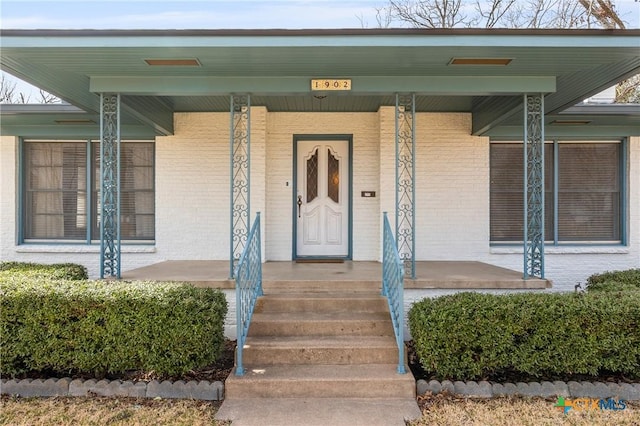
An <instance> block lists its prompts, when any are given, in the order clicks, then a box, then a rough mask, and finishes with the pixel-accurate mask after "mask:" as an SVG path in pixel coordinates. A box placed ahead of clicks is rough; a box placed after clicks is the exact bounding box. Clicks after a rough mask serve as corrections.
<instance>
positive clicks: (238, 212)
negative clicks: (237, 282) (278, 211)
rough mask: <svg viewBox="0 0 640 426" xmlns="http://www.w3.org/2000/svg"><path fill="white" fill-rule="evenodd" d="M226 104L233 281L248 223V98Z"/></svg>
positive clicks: (249, 163)
mask: <svg viewBox="0 0 640 426" xmlns="http://www.w3.org/2000/svg"><path fill="white" fill-rule="evenodd" d="M230 104H231V108H230V114H229V115H230V116H231V124H230V141H229V142H230V157H231V161H230V163H231V179H230V181H231V185H230V186H231V189H230V197H231V200H230V202H231V208H230V211H231V218H230V219H231V230H230V233H229V235H230V242H229V247H230V254H229V260H230V262H229V263H230V265H229V268H230V272H229V274H230V275H229V276H230V277H231V278H235V267H236V264H237V263H238V260H239V259H240V256H241V255H242V252H243V251H244V248H245V246H246V244H247V237H248V236H249V229H250V223H249V221H250V219H251V217H250V214H251V212H250V206H251V205H250V200H251V155H250V154H251V131H250V126H251V96H250V95H232V96H231V97H230Z"/></svg>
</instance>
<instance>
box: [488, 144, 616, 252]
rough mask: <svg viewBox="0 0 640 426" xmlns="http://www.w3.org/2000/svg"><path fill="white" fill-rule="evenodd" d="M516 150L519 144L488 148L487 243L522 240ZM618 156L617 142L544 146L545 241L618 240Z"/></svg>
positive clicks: (519, 161)
mask: <svg viewBox="0 0 640 426" xmlns="http://www.w3.org/2000/svg"><path fill="white" fill-rule="evenodd" d="M522 150H523V145H522V143H500V142H496V143H492V144H491V148H490V168H491V170H490V178H491V183H490V197H491V200H490V203H491V224H490V235H491V241H492V242H518V241H522V240H523V232H524V231H523V223H524V220H523V214H524V210H523V167H524V159H523V151H522ZM556 151H557V152H556ZM556 154H557V155H556ZM621 155H622V144H621V143H620V142H563V141H558V142H554V143H546V144H545V240H547V241H549V242H555V243H559V242H565V243H570V242H582V243H585V242H594V243H599V242H620V241H621V239H622V236H621V230H620V229H621V228H620V223H621V215H622V212H621V202H622V198H621V197H622V194H621V178H622V171H621V167H622V166H621V164H622V162H621ZM554 158H557V164H554ZM554 170H555V171H556V172H557V175H555V174H554Z"/></svg>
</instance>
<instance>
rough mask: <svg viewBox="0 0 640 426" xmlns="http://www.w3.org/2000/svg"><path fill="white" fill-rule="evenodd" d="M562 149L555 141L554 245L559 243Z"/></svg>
mask: <svg viewBox="0 0 640 426" xmlns="http://www.w3.org/2000/svg"><path fill="white" fill-rule="evenodd" d="M559 160H560V150H559V149H558V141H557V140H554V141H553V245H555V246H557V245H558V240H559V237H558V220H559V219H558V212H559V209H560V202H559V201H558V199H559V198H560V197H559V195H560V194H559V190H560V161H559Z"/></svg>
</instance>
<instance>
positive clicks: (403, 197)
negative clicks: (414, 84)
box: [396, 94, 416, 279]
mask: <svg viewBox="0 0 640 426" xmlns="http://www.w3.org/2000/svg"><path fill="white" fill-rule="evenodd" d="M415 105H416V97H415V94H410V95H400V94H396V244H397V246H398V252H399V254H400V259H401V260H402V262H403V263H404V265H405V271H406V272H405V273H406V275H408V276H410V277H411V278H412V279H415V277H416V259H415V251H416V239H415V229H416V226H415V225H416V214H415V213H416V206H415V198H416V185H415V174H416V173H415V172H416V163H415V151H416V137H415V136H416V135H415V115H416V106H415Z"/></svg>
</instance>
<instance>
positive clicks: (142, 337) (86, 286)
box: [0, 274, 227, 376]
mask: <svg viewBox="0 0 640 426" xmlns="http://www.w3.org/2000/svg"><path fill="white" fill-rule="evenodd" d="M0 281H1V282H0V333H1V334H2V346H1V347H0V373H2V374H4V375H6V374H9V375H16V374H20V373H23V372H28V371H49V372H59V373H61V374H74V373H89V374H93V375H95V376H103V375H105V374H107V373H111V374H113V373H117V374H120V373H124V372H127V371H130V370H135V371H143V372H153V373H155V374H156V375H159V376H173V375H179V374H183V373H185V372H187V371H189V370H192V369H195V368H200V367H203V366H206V365H208V364H210V363H212V362H214V361H215V360H216V358H217V357H218V356H219V355H220V353H221V351H222V348H223V345H224V336H223V324H224V317H225V314H226V312H227V304H226V299H225V297H224V295H223V294H222V292H220V291H219V290H215V289H208V288H196V287H193V286H192V285H189V284H185V283H166V282H123V281H110V282H109V281H86V280H85V281H70V280H59V281H54V280H50V279H45V278H41V277H40V278H33V277H30V276H28V275H27V276H24V275H21V274H15V275H14V276H3V277H2V278H1V279H0Z"/></svg>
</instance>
